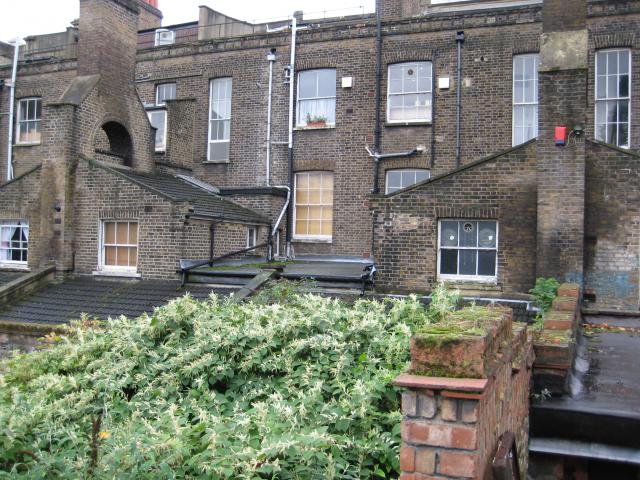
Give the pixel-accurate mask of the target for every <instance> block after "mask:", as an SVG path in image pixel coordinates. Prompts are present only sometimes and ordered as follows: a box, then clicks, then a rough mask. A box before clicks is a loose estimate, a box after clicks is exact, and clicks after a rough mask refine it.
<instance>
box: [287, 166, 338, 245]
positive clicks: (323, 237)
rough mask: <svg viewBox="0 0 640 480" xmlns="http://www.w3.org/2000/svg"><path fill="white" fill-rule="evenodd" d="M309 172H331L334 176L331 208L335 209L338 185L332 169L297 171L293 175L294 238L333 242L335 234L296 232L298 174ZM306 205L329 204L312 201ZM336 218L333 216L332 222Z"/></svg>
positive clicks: (322, 205)
mask: <svg viewBox="0 0 640 480" xmlns="http://www.w3.org/2000/svg"><path fill="white" fill-rule="evenodd" d="M309 173H322V174H327V173H328V174H331V176H332V177H333V181H334V183H333V191H332V199H333V200H332V202H331V210H332V211H333V208H334V205H335V190H336V186H335V175H334V173H333V171H331V170H305V171H302V172H295V173H294V175H293V178H294V187H293V240H302V241H312V242H313V241H317V242H327V243H328V242H331V241H332V240H333V234H331V235H309V234H307V235H298V234H296V216H297V210H298V209H297V207H298V175H302V174H309ZM305 206H320V207H326V206H328V205H326V204H323V203H320V204H311V203H307V204H305ZM333 221H334V219H333V218H332V220H331V222H333ZM331 231H332V232H333V228H332V229H331Z"/></svg>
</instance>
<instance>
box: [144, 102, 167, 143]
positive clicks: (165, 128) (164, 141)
mask: <svg viewBox="0 0 640 480" xmlns="http://www.w3.org/2000/svg"><path fill="white" fill-rule="evenodd" d="M158 113H161V114H162V118H163V122H164V137H163V139H162V144H161V145H158V143H157V142H156V141H155V139H154V148H155V151H156V152H166V151H167V111H166V110H165V109H153V110H147V117H148V118H149V123H151V116H152V115H154V114H158ZM152 125H153V124H152ZM157 134H158V132H157V130H156V135H157Z"/></svg>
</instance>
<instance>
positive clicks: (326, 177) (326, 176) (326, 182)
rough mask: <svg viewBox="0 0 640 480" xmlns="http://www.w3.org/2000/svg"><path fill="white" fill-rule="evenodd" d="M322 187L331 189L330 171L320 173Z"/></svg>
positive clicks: (331, 174)
mask: <svg viewBox="0 0 640 480" xmlns="http://www.w3.org/2000/svg"><path fill="white" fill-rule="evenodd" d="M322 188H324V189H325V190H326V189H329V190H333V173H332V172H323V173H322Z"/></svg>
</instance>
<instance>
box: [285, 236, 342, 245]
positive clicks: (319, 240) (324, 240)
mask: <svg viewBox="0 0 640 480" xmlns="http://www.w3.org/2000/svg"><path fill="white" fill-rule="evenodd" d="M291 241H292V242H293V243H327V244H331V243H333V239H332V238H295V237H294V238H292V239H291Z"/></svg>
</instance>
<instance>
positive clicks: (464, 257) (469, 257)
mask: <svg viewBox="0 0 640 480" xmlns="http://www.w3.org/2000/svg"><path fill="white" fill-rule="evenodd" d="M476 253H477V252H476V250H460V275H475V274H476Z"/></svg>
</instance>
